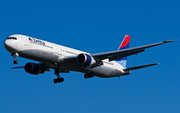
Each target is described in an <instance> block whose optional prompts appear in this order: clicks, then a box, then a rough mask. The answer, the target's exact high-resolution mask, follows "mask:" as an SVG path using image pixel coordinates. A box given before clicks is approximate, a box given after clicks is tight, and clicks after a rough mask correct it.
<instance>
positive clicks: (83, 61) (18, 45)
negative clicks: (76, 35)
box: [4, 34, 175, 83]
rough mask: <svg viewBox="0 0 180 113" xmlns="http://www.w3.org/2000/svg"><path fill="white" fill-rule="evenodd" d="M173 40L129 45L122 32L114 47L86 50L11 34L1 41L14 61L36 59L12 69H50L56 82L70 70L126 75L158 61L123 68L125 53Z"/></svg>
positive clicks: (105, 75)
mask: <svg viewBox="0 0 180 113" xmlns="http://www.w3.org/2000/svg"><path fill="white" fill-rule="evenodd" d="M173 41H175V40H169V41H163V42H159V43H154V44H149V45H144V46H139V47H133V48H129V42H130V36H129V35H126V36H125V38H124V40H123V41H122V43H121V45H120V46H119V48H118V50H116V51H109V52H103V53H95V54H90V53H87V52H83V51H79V50H76V49H72V48H69V47H65V46H62V45H57V44H54V43H50V42H47V41H43V40H40V39H37V38H33V37H29V36H25V35H20V34H15V35H11V36H9V37H8V38H7V39H6V40H5V41H4V47H5V48H6V50H7V51H9V52H10V53H11V55H12V56H13V58H14V59H15V60H14V61H13V63H14V64H18V60H17V59H16V57H17V56H19V57H23V58H27V59H31V60H35V61H38V62H40V63H31V62H29V63H27V64H26V65H25V66H19V67H12V69H16V68H24V70H25V71H26V72H27V73H30V74H34V75H38V74H41V73H44V72H45V71H50V69H54V71H55V73H54V74H55V75H57V78H56V79H54V83H60V82H63V81H64V78H63V77H60V75H59V74H60V73H69V72H70V71H77V72H82V73H85V74H84V78H85V79H87V78H91V77H94V76H97V77H102V78H109V77H120V76H124V75H129V74H130V71H131V70H135V69H140V68H145V67H149V66H153V65H157V64H158V63H154V64H148V65H142V66H136V67H130V68H126V62H127V56H130V55H134V54H137V53H140V52H143V51H145V49H146V48H150V47H153V46H157V45H161V44H164V43H168V42H173Z"/></svg>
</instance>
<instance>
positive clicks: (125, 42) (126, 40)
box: [115, 35, 131, 67]
mask: <svg viewBox="0 0 180 113" xmlns="http://www.w3.org/2000/svg"><path fill="white" fill-rule="evenodd" d="M130 37H131V36H129V35H126V36H125V37H124V40H123V41H122V43H121V45H120V46H119V48H118V50H121V49H127V48H129V43H130ZM115 61H116V62H118V63H119V64H121V65H122V66H123V67H126V63H127V57H124V58H121V59H120V60H115Z"/></svg>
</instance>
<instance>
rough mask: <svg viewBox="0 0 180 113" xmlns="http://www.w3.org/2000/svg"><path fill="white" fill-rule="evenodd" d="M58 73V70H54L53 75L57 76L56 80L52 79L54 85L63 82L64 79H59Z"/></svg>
mask: <svg viewBox="0 0 180 113" xmlns="http://www.w3.org/2000/svg"><path fill="white" fill-rule="evenodd" d="M59 73H60V71H59V69H55V73H54V74H55V75H57V77H58V78H56V79H54V83H55V84H56V83H61V82H64V78H63V77H60V75H59Z"/></svg>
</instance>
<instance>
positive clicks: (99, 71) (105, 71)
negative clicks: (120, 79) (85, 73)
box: [91, 66, 123, 78]
mask: <svg viewBox="0 0 180 113" xmlns="http://www.w3.org/2000/svg"><path fill="white" fill-rule="evenodd" d="M91 72H93V73H94V75H95V76H98V77H102V78H109V77H116V76H121V75H122V74H123V72H121V71H120V70H117V69H115V68H112V67H107V66H100V67H96V68H93V69H92V70H91Z"/></svg>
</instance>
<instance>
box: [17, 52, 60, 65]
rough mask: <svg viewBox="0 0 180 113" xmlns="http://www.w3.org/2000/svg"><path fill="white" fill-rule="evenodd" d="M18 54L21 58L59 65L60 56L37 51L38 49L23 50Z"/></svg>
mask: <svg viewBox="0 0 180 113" xmlns="http://www.w3.org/2000/svg"><path fill="white" fill-rule="evenodd" d="M18 53H19V56H21V57H24V58H28V59H31V60H36V61H39V62H44V63H50V64H55V63H57V62H58V57H59V56H58V55H55V54H54V53H53V52H48V51H42V50H36V49H31V50H23V51H20V52H18Z"/></svg>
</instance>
